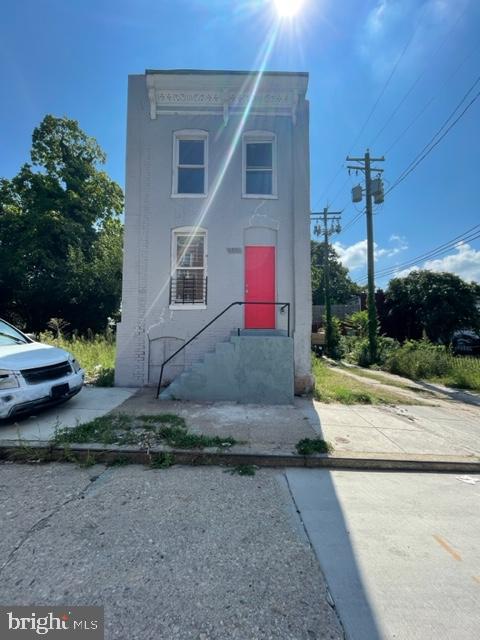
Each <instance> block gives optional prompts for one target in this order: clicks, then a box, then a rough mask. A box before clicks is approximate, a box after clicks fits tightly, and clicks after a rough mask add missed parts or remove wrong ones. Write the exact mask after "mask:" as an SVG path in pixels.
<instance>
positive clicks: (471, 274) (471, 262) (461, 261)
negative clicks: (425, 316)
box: [395, 243, 480, 282]
mask: <svg viewBox="0 0 480 640" xmlns="http://www.w3.org/2000/svg"><path fill="white" fill-rule="evenodd" d="M455 249H456V253H450V254H449V255H447V256H444V257H443V258H438V259H436V260H427V261H426V262H424V263H423V265H422V267H421V268H422V269H428V270H430V271H449V272H450V273H455V274H456V275H457V276H460V278H463V279H464V280H466V281H467V282H470V281H472V280H474V281H475V282H480V251H476V250H475V249H472V247H471V246H470V245H469V244H464V243H460V244H458V245H457V246H456V247H455ZM418 268H419V267H410V268H409V269H403V270H402V271H399V272H398V273H396V274H395V277H399V278H404V277H405V276H407V275H408V274H409V273H411V272H412V271H415V270H416V269H418Z"/></svg>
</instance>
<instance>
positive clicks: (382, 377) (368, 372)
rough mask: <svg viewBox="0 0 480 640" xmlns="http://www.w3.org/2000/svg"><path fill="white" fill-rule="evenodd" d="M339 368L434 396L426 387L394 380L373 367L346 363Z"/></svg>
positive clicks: (389, 384) (427, 395) (393, 385)
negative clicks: (368, 367) (367, 367)
mask: <svg viewBox="0 0 480 640" xmlns="http://www.w3.org/2000/svg"><path fill="white" fill-rule="evenodd" d="M338 368H339V369H344V370H345V371H349V372H350V373H353V374H355V375H358V376H362V377H363V378H369V379H370V380H376V381H377V382H381V383H382V384H388V386H390V387H397V388H398V389H405V391H413V392H414V393H418V394H419V395H424V396H426V397H430V398H432V397H434V396H433V395H432V394H431V393H430V392H429V391H427V390H426V389H419V388H418V387H414V386H413V385H411V384H409V383H408V380H405V382H403V381H402V380H394V379H393V378H391V377H390V376H386V375H383V374H382V373H381V372H379V371H378V372H377V371H372V370H371V369H364V368H363V367H345V366H344V365H338Z"/></svg>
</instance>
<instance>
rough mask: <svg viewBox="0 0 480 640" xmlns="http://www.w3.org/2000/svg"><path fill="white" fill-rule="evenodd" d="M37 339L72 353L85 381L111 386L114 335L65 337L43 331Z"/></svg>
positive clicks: (113, 364)
mask: <svg viewBox="0 0 480 640" xmlns="http://www.w3.org/2000/svg"><path fill="white" fill-rule="evenodd" d="M37 339H38V340H39V341H40V342H45V343H46V344H51V345H53V346H55V347H60V348H61V349H66V350H67V351H70V352H71V353H73V355H74V356H75V358H76V359H77V360H78V362H79V363H80V364H81V366H82V368H83V369H85V375H86V382H88V383H90V384H94V385H96V386H98V387H111V386H113V374H114V366H115V338H114V336H105V335H94V336H92V337H85V338H79V337H76V336H72V337H71V338H66V337H64V336H60V337H55V336H54V334H53V333H52V332H50V331H44V332H43V333H40V334H39V335H38V337H37Z"/></svg>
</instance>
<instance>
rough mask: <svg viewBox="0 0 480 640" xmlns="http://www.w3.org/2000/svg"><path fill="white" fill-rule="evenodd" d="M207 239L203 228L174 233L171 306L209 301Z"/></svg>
mask: <svg viewBox="0 0 480 640" xmlns="http://www.w3.org/2000/svg"><path fill="white" fill-rule="evenodd" d="M206 239H207V234H206V232H205V231H203V230H202V231H198V230H194V229H192V230H188V229H187V230H185V229H182V230H178V231H175V232H174V234H173V247H172V254H173V255H172V257H173V269H172V278H171V283H170V304H171V305H183V304H203V305H205V304H206V303H207V264H206V255H207V254H206Z"/></svg>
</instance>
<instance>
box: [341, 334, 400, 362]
mask: <svg viewBox="0 0 480 640" xmlns="http://www.w3.org/2000/svg"><path fill="white" fill-rule="evenodd" d="M398 348H399V344H398V342H397V341H396V340H394V339H393V338H386V337H385V336H379V337H378V338H377V361H376V362H375V363H372V362H370V352H369V348H368V338H359V337H357V336H345V337H344V338H343V339H342V351H343V354H344V357H345V358H346V360H347V361H348V362H351V363H353V364H357V365H358V366H360V367H369V366H370V365H372V364H376V365H379V366H383V365H384V364H385V362H386V361H387V360H388V358H389V357H390V356H391V355H392V354H393V353H395V352H396V350H397V349H398Z"/></svg>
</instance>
